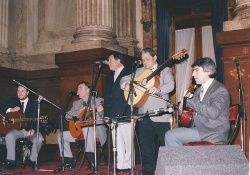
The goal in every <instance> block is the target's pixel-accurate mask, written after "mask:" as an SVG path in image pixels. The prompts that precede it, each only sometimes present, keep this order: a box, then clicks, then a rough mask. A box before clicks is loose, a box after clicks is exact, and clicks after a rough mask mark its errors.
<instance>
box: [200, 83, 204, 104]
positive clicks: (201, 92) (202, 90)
mask: <svg viewBox="0 0 250 175" xmlns="http://www.w3.org/2000/svg"><path fill="white" fill-rule="evenodd" d="M203 92H204V88H203V86H201V90H200V101H202V95H203Z"/></svg>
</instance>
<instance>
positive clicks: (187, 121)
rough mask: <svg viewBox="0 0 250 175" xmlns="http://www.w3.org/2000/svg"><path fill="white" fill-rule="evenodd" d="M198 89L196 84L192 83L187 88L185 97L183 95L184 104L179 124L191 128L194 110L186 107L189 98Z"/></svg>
mask: <svg viewBox="0 0 250 175" xmlns="http://www.w3.org/2000/svg"><path fill="white" fill-rule="evenodd" d="M195 89H196V85H195V84H191V85H190V87H189V88H188V89H187V91H186V93H185V95H184V97H183V106H182V113H181V115H180V117H179V125H180V126H183V127H186V128H189V127H190V126H191V124H192V121H193V112H194V110H193V109H192V108H189V107H186V101H187V98H190V97H191V96H192V95H193V94H194V91H195Z"/></svg>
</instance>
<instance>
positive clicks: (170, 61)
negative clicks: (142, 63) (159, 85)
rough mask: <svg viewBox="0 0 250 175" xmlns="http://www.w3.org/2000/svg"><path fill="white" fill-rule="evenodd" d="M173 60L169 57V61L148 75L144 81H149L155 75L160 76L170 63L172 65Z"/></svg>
mask: <svg viewBox="0 0 250 175" xmlns="http://www.w3.org/2000/svg"><path fill="white" fill-rule="evenodd" d="M173 61H174V59H173V57H171V58H170V59H167V60H166V61H165V62H164V63H163V64H162V65H160V66H159V67H158V68H157V69H156V70H155V71H154V72H152V74H150V75H149V76H148V77H147V78H146V79H147V82H148V81H149V80H151V79H152V78H153V77H155V76H156V75H158V74H160V72H161V71H162V70H163V69H165V68H166V67H167V66H169V65H170V64H171V63H173Z"/></svg>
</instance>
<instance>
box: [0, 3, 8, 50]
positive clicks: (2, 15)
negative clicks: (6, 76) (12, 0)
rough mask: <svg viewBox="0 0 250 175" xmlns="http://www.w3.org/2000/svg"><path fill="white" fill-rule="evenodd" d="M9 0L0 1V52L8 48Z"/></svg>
mask: <svg viewBox="0 0 250 175" xmlns="http://www.w3.org/2000/svg"><path fill="white" fill-rule="evenodd" d="M8 19H9V0H1V1H0V53H5V52H7V51H8V50H7V49H8V23H9V22H8Z"/></svg>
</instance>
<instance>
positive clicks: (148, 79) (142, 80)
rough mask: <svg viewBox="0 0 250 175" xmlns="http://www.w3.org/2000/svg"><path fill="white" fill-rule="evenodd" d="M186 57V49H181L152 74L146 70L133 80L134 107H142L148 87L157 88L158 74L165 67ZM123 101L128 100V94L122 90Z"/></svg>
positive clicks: (147, 95) (146, 97)
mask: <svg viewBox="0 0 250 175" xmlns="http://www.w3.org/2000/svg"><path fill="white" fill-rule="evenodd" d="M186 57H187V51H186V49H181V50H180V51H179V52H177V53H176V54H174V55H173V56H172V57H171V58H169V59H167V60H166V61H165V62H164V63H163V64H161V65H160V66H159V67H158V68H157V69H156V70H155V71H154V72H152V71H151V70H149V69H146V70H145V71H144V72H143V73H142V74H141V75H140V76H139V77H136V78H135V79H134V84H133V87H134V93H133V100H134V105H133V106H134V107H136V108H140V107H141V106H143V105H144V103H145V102H146V101H147V99H148V97H149V93H148V91H147V89H148V88H149V87H150V86H154V87H159V85H160V80H159V74H160V72H161V71H162V70H163V69H165V68H166V67H167V66H169V65H171V64H172V63H173V62H174V61H175V60H181V59H182V58H186ZM124 96H125V99H127V98H128V96H129V92H128V91H125V90H124ZM128 104H130V98H129V100H128Z"/></svg>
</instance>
